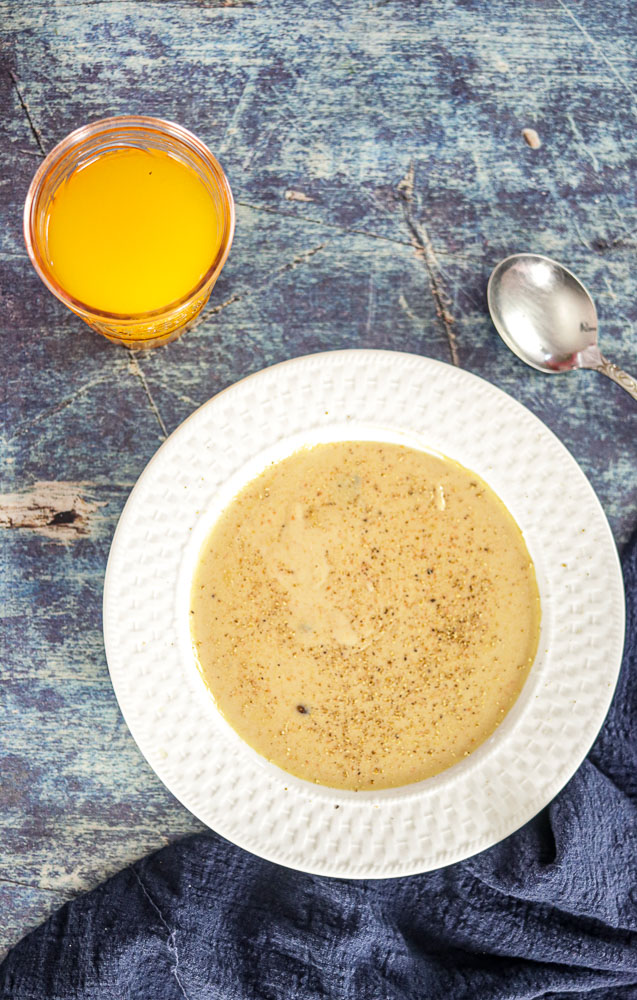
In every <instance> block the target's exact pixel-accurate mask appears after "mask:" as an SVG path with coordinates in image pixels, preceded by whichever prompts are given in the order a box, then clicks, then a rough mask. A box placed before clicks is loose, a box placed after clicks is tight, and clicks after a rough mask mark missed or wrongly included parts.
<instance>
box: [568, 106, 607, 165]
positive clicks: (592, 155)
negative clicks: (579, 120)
mask: <svg viewBox="0 0 637 1000" xmlns="http://www.w3.org/2000/svg"><path fill="white" fill-rule="evenodd" d="M566 120H567V122H568V123H569V125H570V126H571V131H572V133H573V135H574V136H575V140H576V142H577V145H578V146H579V147H580V149H582V150H583V151H584V152H585V153H586V155H587V156H589V157H590V159H591V162H592V164H593V169H594V170H595V171H598V170H599V160H598V159H597V157H596V156H595V153H593V151H592V150H591V149H590V148H589V145H588V143H587V142H586V141H585V139H584V137H583V135H582V133H581V132H580V130H579V129H578V127H577V125H576V124H575V119H574V118H573V115H572V114H571V113H570V111H569V112H568V113H567V115H566Z"/></svg>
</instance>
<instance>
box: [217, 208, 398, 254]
mask: <svg viewBox="0 0 637 1000" xmlns="http://www.w3.org/2000/svg"><path fill="white" fill-rule="evenodd" d="M235 205H240V206H241V208H249V209H250V211H251V212H265V213H266V215H278V216H280V218H282V219H294V221H295V222H302V223H306V224H307V225H308V226H319V227H320V228H321V229H328V230H329V231H330V232H337V233H349V234H351V235H352V236H366V237H367V238H368V239H370V240H380V241H381V242H382V243H397V244H398V246H401V247H404V246H408V247H409V246H412V241H411V240H410V239H405V240H400V239H397V238H396V237H395V236H382V235H381V234H380V233H372V232H371V231H370V230H368V229H357V228H355V227H349V226H339V224H338V223H337V222H334V221H333V220H332V219H330V220H329V221H326V220H325V219H312V218H310V217H309V216H307V215H298V214H297V213H296V212H282V211H281V209H280V208H271V207H270V205H255V204H254V203H252V202H249V201H235Z"/></svg>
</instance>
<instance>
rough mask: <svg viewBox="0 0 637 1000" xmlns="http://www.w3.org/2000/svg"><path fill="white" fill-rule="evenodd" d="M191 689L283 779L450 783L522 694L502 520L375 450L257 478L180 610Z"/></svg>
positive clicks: (315, 459)
mask: <svg viewBox="0 0 637 1000" xmlns="http://www.w3.org/2000/svg"><path fill="white" fill-rule="evenodd" d="M190 621H191V632H192V639H193V646H194V649H195V652H196V656H197V660H198V663H199V667H200V670H201V673H202V675H203V677H204V680H205V681H206V683H207V685H208V686H209V688H210V690H211V692H212V694H213V696H214V698H215V700H216V703H217V705H218V707H219V709H220V711H221V712H222V714H223V715H224V716H225V718H226V719H227V721H228V722H229V723H230V725H231V726H233V727H234V729H235V730H236V731H237V732H238V733H239V735H240V736H242V737H243V739H244V740H245V741H246V742H247V743H249V744H250V745H251V746H252V747H254V749H256V750H257V751H259V752H260V753H261V754H263V756H265V757H267V758H268V759H269V760H271V761H273V762H274V763H275V764H278V765H279V766H280V767H282V768H284V769H285V770H286V771H289V772H291V773H292V774H295V775H298V776H299V777H302V778H306V779H308V780H310V781H313V782H318V783H320V784H323V785H330V786H333V787H337V788H349V789H380V788H390V787H395V786H398V785H404V784H408V783H410V782H413V781H420V780H421V779H423V778H427V777H430V776H431V775H434V774H437V773H438V772H439V771H442V770H444V769H445V768H447V767H450V766H451V765H452V764H454V763H456V762H457V761H458V760H460V759H461V758H462V757H463V756H466V755H467V754H469V753H471V752H472V751H473V750H475V749H476V747H478V746H479V745H480V744H481V743H482V742H483V741H484V740H485V739H486V738H487V737H488V736H490V735H491V733H493V731H494V729H495V728H496V726H497V725H498V723H499V722H501V720H502V719H503V717H504V715H505V714H506V713H507V712H508V710H509V709H510V708H511V706H512V705H513V703H514V702H515V700H516V698H517V697H518V695H519V693H520V690H521V689H522V686H523V684H524V681H525V680H526V677H527V674H528V672H529V669H530V666H531V664H532V662H533V658H534V656H535V652H536V649H537V643H538V635H539V621H540V605H539V596H538V590H537V584H536V580H535V573H534V570H533V565H532V563H531V559H530V557H529V553H528V551H527V549H526V545H525V543H524V540H523V538H522V534H521V532H520V530H519V528H518V527H517V525H516V523H515V521H514V520H513V518H512V517H511V515H510V514H509V512H508V511H507V509H506V508H505V507H504V505H503V504H502V502H501V501H500V500H499V499H498V498H497V497H496V495H495V494H494V493H493V491H492V490H491V489H490V488H489V487H488V486H487V485H486V484H485V483H484V482H483V481H482V480H481V479H479V478H478V477H477V476H475V475H474V474H473V473H471V472H469V471H468V470H467V469H464V468H463V467H462V466H460V465H457V464H456V463H454V462H451V461H447V460H445V459H441V458H438V457H436V456H433V455H429V454H426V453H424V452H420V451H416V450H415V449H412V448H404V447H401V446H399V445H390V444H382V443H377V442H340V443H337V444H324V445H317V446H316V447H314V448H308V449H305V450H302V451H299V452H297V453H296V454H294V455H292V456H290V457H289V458H287V459H285V460H284V461H282V462H279V463H277V464H275V465H272V466H271V467H270V468H268V469H267V470H266V471H265V472H264V473H262V475H260V476H259V477H258V478H257V479H255V480H253V481H252V482H251V483H249V484H248V485H247V486H246V487H245V488H244V489H243V490H242V491H241V492H240V493H239V494H238V496H237V497H236V498H235V499H234V500H233V501H232V503H231V504H230V505H229V506H228V507H227V509H226V510H225V512H224V513H223V515H222V516H221V518H220V519H219V521H218V522H217V523H216V525H215V527H214V529H213V531H212V533H211V535H210V536H209V538H208V539H207V541H206V543H205V545H204V547H203V549H202V553H201V557H200V561H199V565H198V567H197V570H196V574H195V578H194V582H193V588H192V597H191V616H190Z"/></svg>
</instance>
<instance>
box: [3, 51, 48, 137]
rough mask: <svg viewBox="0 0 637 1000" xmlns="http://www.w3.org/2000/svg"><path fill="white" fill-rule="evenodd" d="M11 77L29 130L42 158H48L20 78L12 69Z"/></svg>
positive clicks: (10, 71)
mask: <svg viewBox="0 0 637 1000" xmlns="http://www.w3.org/2000/svg"><path fill="white" fill-rule="evenodd" d="M9 76H10V77H11V82H12V84H13V87H14V90H15V92H16V94H17V95H18V100H19V101H20V106H21V108H22V110H23V111H24V114H25V115H26V119H27V121H28V123H29V128H30V129H31V134H32V135H33V138H34V139H35V141H36V143H37V145H38V149H39V150H40V152H41V153H42V156H46V150H45V148H44V143H43V142H42V136H41V135H40V131H39V129H38V128H37V126H36V124H35V122H34V121H33V118H32V116H31V111H30V109H29V105H28V102H27V101H26V100H25V98H24V97H23V96H22V91H21V90H20V85H19V83H18V78H17V76H16V75H15V73H14V72H13V70H12V69H10V70H9Z"/></svg>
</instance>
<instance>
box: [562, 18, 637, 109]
mask: <svg viewBox="0 0 637 1000" xmlns="http://www.w3.org/2000/svg"><path fill="white" fill-rule="evenodd" d="M557 2H558V3H559V5H560V7H561V8H562V10H563V11H565V12H566V13H567V14H568V16H569V17H570V19H571V21H572V22H573V24H575V26H576V27H577V28H578V29H579V30H580V31H581V32H582V34H583V36H584V38H585V39H586V41H587V42H588V43H589V45H591V46H592V47H593V48H594V49H595V51H596V52H597V54H598V55H599V57H600V58H601V59H603V61H604V62H605V63H606V65H607V66H608V68H609V70H610V71H611V73H612V74H613V76H615V77H616V78H617V79H618V80H619V82H620V83H621V84H622V85H623V86H624V87H625V88H626V90H627V91H628V93H629V94H630V96H631V97H632V98H634V97H635V92H634V91H633V90H632V89H631V87H630V86H629V85H628V83H626V81H625V80H624V78H623V76H622V75H621V73H619V72H618V70H616V69H615V67H614V66H613V64H612V62H611V61H610V59H609V58H608V56H607V55H606V53H605V52H604V50H603V49H602V47H601V45H598V44H597V42H596V41H595V39H594V38H592V36H591V35H589V33H588V31H587V30H586V28H585V27H584V25H583V24H582V23H581V21H578V19H577V18H576V17H575V14H573V12H572V11H571V10H569V8H568V7H567V6H566V4H565V3H564V0H557Z"/></svg>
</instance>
